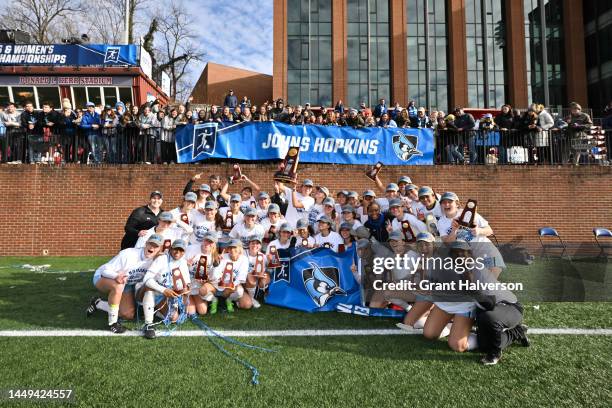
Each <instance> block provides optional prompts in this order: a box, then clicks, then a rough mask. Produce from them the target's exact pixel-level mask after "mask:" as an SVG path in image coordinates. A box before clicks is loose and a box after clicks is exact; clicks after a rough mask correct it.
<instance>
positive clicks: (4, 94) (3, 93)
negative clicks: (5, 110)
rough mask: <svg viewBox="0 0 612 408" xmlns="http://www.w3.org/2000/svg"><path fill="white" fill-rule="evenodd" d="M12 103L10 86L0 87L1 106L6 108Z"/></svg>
mask: <svg viewBox="0 0 612 408" xmlns="http://www.w3.org/2000/svg"><path fill="white" fill-rule="evenodd" d="M10 101H11V95H10V94H9V89H8V86H0V105H2V106H6V104H7V103H9V102H10Z"/></svg>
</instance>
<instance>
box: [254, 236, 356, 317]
mask: <svg viewBox="0 0 612 408" xmlns="http://www.w3.org/2000/svg"><path fill="white" fill-rule="evenodd" d="M278 253H279V256H280V260H281V266H279V267H278V268H274V269H272V273H271V277H272V282H271V283H270V289H269V293H268V296H266V303H267V304H271V305H275V306H281V307H286V308H289V309H296V310H302V311H305V312H329V311H335V310H336V306H337V305H338V304H339V303H343V304H349V305H359V304H361V294H360V290H359V283H357V281H356V280H355V278H354V277H353V273H352V272H351V265H353V263H354V256H355V246H353V247H352V248H351V249H349V250H348V251H346V252H343V253H336V252H334V251H332V250H331V249H327V248H316V249H307V250H303V249H300V248H292V249H285V250H283V249H279V250H278Z"/></svg>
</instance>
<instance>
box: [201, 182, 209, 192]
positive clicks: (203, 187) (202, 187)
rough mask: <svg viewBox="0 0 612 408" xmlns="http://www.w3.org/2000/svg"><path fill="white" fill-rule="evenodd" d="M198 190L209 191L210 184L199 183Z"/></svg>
mask: <svg viewBox="0 0 612 408" xmlns="http://www.w3.org/2000/svg"><path fill="white" fill-rule="evenodd" d="M200 191H208V192H209V193H210V186H209V185H208V184H200Z"/></svg>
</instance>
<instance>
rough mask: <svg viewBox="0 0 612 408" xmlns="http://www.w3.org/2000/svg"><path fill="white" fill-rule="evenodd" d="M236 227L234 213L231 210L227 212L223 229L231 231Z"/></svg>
mask: <svg viewBox="0 0 612 408" xmlns="http://www.w3.org/2000/svg"><path fill="white" fill-rule="evenodd" d="M232 228H234V214H232V212H231V211H230V210H227V213H225V220H224V221H223V231H225V232H229V231H231V230H232Z"/></svg>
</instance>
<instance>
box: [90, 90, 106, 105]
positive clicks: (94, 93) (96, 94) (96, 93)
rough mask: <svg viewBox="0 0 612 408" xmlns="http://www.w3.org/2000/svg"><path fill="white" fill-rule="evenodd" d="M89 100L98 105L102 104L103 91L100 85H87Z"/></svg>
mask: <svg viewBox="0 0 612 408" xmlns="http://www.w3.org/2000/svg"><path fill="white" fill-rule="evenodd" d="M87 101H88V102H93V103H94V104H95V105H96V106H97V105H101V104H102V92H100V88H99V87H97V86H96V87H91V86H89V87H87Z"/></svg>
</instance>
